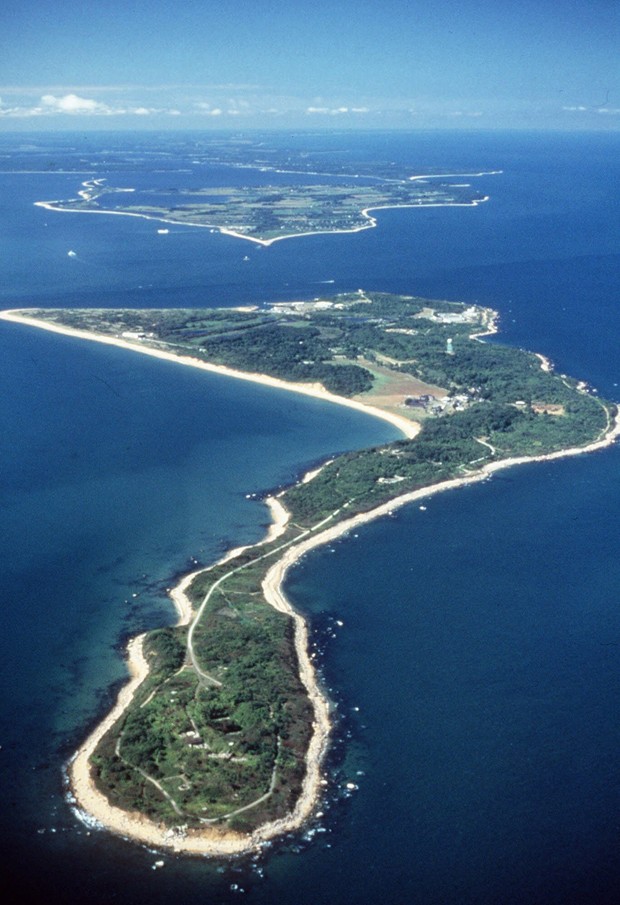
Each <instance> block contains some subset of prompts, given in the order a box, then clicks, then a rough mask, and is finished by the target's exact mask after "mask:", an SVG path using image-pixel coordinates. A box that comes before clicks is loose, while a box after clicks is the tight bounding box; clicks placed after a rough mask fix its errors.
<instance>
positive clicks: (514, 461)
mask: <svg viewBox="0 0 620 905" xmlns="http://www.w3.org/2000/svg"><path fill="white" fill-rule="evenodd" d="M0 318H3V319H6V320H11V321H16V322H18V323H23V324H27V325H29V326H35V327H40V328H43V329H48V330H52V331H54V332H58V333H65V334H67V335H70V336H77V337H79V338H82V339H89V340H93V341H97V342H104V343H108V344H112V345H119V346H121V347H123V348H127V349H130V350H132V351H138V352H142V353H144V354H152V355H155V357H159V358H165V359H172V360H174V361H177V362H179V363H182V364H185V365H190V366H193V367H200V368H203V369H204V370H208V371H215V372H218V373H222V374H226V375H228V376H233V377H237V378H242V379H245V380H253V381H256V382H258V383H265V384H267V385H272V386H278V387H281V388H284V389H288V390H293V391H295V392H305V393H307V391H308V388H307V387H305V386H304V385H299V384H287V383H285V382H284V381H277V380H272V379H271V378H262V377H261V375H253V374H246V373H242V372H235V371H230V370H229V369H227V368H221V367H219V366H214V365H212V366H210V365H207V364H205V363H203V362H200V361H198V360H196V359H192V358H189V357H181V356H176V355H174V354H173V353H170V352H164V351H162V352H159V350H151V349H148V348H145V347H143V346H140V345H137V344H135V343H130V342H126V341H125V340H120V339H119V340H116V339H115V338H113V337H109V338H108V337H105V336H99V335H97V334H93V333H89V332H87V331H81V330H75V329H71V328H64V327H59V326H56V325H53V324H50V323H47V322H45V321H42V320H37V319H35V318H30V317H28V316H25V315H24V314H20V313H17V312H15V311H8V312H0ZM494 328H495V324H492V325H491V330H490V331H489V332H494ZM541 363H542V364H543V366H544V364H545V363H546V360H545V361H544V362H541ZM310 395H316V396H318V398H322V399H329V400H330V401H334V402H338V403H339V404H349V401H348V400H343V399H340V398H339V397H332V394H327V393H325V392H324V391H323V392H320V391H319V390H317V389H314V390H313V391H312V392H310ZM353 407H355V408H359V409H362V410H364V411H367V412H369V413H370V414H375V415H377V416H379V417H383V418H386V420H388V421H391V422H392V423H393V424H395V425H396V426H398V427H400V429H401V430H403V428H404V427H407V428H408V429H410V428H411V427H412V422H409V421H406V420H405V419H400V418H398V416H394V417H392V416H386V413H385V412H381V411H380V410H377V409H373V408H372V407H369V406H365V405H362V404H360V403H356V404H354V405H353ZM403 422H404V424H403ZM415 432H416V431H414V433H415ZM408 435H410V434H408ZM619 435H620V414H617V415H616V417H615V419H614V420H613V422H611V423H610V424H609V425H608V428H607V430H606V431H605V432H604V434H603V435H602V436H601V437H600V439H599V440H597V441H594V442H593V443H591V444H589V445H588V446H586V447H574V448H570V449H564V450H558V451H557V452H553V453H547V454H544V455H540V456H521V457H513V458H509V459H504V460H501V461H497V462H490V463H487V464H486V465H484V466H483V467H482V468H481V469H480V470H479V471H476V472H474V473H472V474H468V475H464V476H463V477H459V478H453V479H449V480H446V481H442V482H440V483H438V484H435V485H431V486H429V487H425V488H421V489H419V490H415V491H412V492H409V493H406V494H403V495H401V496H399V497H396V498H395V499H393V500H390V501H389V502H387V503H384V504H382V505H380V506H378V507H376V508H375V509H372V510H370V511H368V512H365V513H361V514H359V515H356V516H353V517H351V518H350V519H346V520H345V521H343V522H340V523H338V524H337V525H335V526H333V527H331V528H327V529H325V530H323V531H320V532H319V533H318V534H316V535H311V536H310V537H307V538H306V539H305V540H302V541H300V542H299V543H296V544H293V545H291V546H290V547H289V548H288V549H287V550H286V552H285V553H284V555H283V556H281V557H280V558H279V559H278V560H277V561H276V562H275V563H274V564H273V565H272V566H271V568H270V569H269V570H268V571H267V573H266V575H265V578H264V581H263V590H264V594H265V599H266V600H267V601H268V603H269V604H270V605H272V606H274V607H275V608H276V609H278V610H279V611H281V612H284V613H287V614H289V615H290V616H291V617H292V619H293V620H294V625H295V646H296V650H297V655H298V659H299V667H300V676H301V678H302V681H303V682H304V685H305V687H306V689H307V692H308V696H309V698H310V700H311V702H312V705H313V707H314V712H315V718H314V723H313V734H312V738H311V741H310V744H309V747H308V751H307V756H306V765H307V770H306V777H305V779H304V782H303V787H302V793H301V795H300V797H299V799H298V801H297V803H296V806H295V808H294V810H293V811H292V812H291V813H290V814H289V815H287V816H286V817H284V818H282V819H280V820H276V821H273V822H271V823H267V824H264V825H263V826H261V827H259V828H258V829H257V830H256V831H255V832H253V833H252V834H251V835H249V836H243V835H241V834H238V833H233V832H230V831H226V830H218V829H215V828H210V829H209V830H202V831H192V830H189V831H187V832H180V833H179V832H175V831H174V830H170V829H167V828H165V827H163V826H161V825H158V824H155V823H154V822H153V821H151V820H148V819H147V818H145V817H144V816H143V815H141V814H139V813H128V812H126V811H123V810H121V809H120V808H116V807H114V806H112V805H110V804H109V802H108V801H107V799H106V798H105V797H104V796H103V795H102V794H101V793H100V792H99V791H98V790H97V789H96V787H95V785H94V782H93V780H92V777H91V769H90V765H89V763H88V761H89V758H90V756H91V754H92V752H93V751H94V750H95V748H96V746H97V744H98V743H99V741H100V739H101V738H102V737H103V735H104V734H105V732H107V730H108V729H109V728H110V727H111V726H112V725H113V723H114V722H116V720H117V719H118V718H119V717H120V716H121V715H122V713H123V711H124V710H125V709H126V708H127V707H128V706H129V704H130V702H131V700H132V698H133V695H134V694H135V691H136V689H137V688H138V686H139V684H140V683H141V682H142V681H143V680H144V678H145V677H146V675H147V673H148V664H147V662H146V660H145V657H144V653H143V647H142V642H143V639H144V635H140V636H138V637H136V638H133V639H132V640H131V641H130V643H129V645H128V648H127V652H128V668H129V672H130V680H129V682H128V683H127V685H125V686H124V687H123V689H122V690H121V692H120V694H119V696H118V699H117V702H116V704H115V706H114V708H113V709H112V711H111V712H110V713H109V714H108V716H107V717H106V718H105V719H104V720H103V721H102V722H101V723H99V724H98V725H97V727H96V728H95V730H94V731H93V732H92V733H91V735H90V736H89V737H88V739H87V740H86V741H85V742H84V744H83V745H82V746H81V747H80V749H79V751H78V752H77V754H76V756H75V757H74V759H73V760H72V762H71V764H70V770H69V773H70V780H71V785H72V789H73V791H74V793H75V797H76V799H77V802H78V806H79V808H82V809H83V810H84V811H85V812H86V813H87V814H90V815H92V816H93V817H94V818H95V819H96V820H97V821H98V822H99V823H100V824H101V825H102V826H103V827H104V828H106V829H108V830H110V831H111V832H114V833H117V834H120V835H122V836H125V837H128V838H130V839H132V840H134V841H137V842H140V843H143V844H146V845H149V846H154V847H156V848H166V849H172V850H173V851H176V852H181V853H184V854H197V855H209V856H232V855H239V854H244V853H247V852H251V851H254V850H256V849H258V848H260V847H261V846H262V845H264V844H265V843H266V842H268V841H269V840H271V839H273V838H275V837H277V836H279V835H281V834H282V833H285V832H290V831H292V830H296V829H298V828H299V827H300V826H301V825H302V824H303V823H304V822H305V821H306V820H307V819H308V817H309V816H310V815H311V814H312V811H313V809H314V808H315V806H316V803H317V800H318V797H319V794H320V791H321V779H322V777H321V769H322V762H323V756H324V753H325V750H326V747H327V743H328V739H329V732H330V718H329V705H328V702H327V699H326V698H325V696H324V694H323V693H322V691H321V689H320V687H319V685H318V683H317V679H316V673H315V670H314V667H313V666H312V663H311V660H310V657H309V654H308V633H307V626H306V623H305V621H304V619H303V617H302V616H301V615H300V614H299V613H297V612H296V611H295V610H294V608H293V607H292V605H291V604H290V602H289V601H288V599H287V597H286V595H285V593H284V590H283V584H284V581H285V578H286V575H287V573H288V571H289V569H290V568H291V567H292V566H293V565H294V564H295V563H297V562H298V561H299V559H301V557H303V556H305V555H306V554H307V553H308V552H309V551H310V550H312V549H314V548H316V547H319V546H322V545H324V544H326V543H329V542H332V541H334V540H336V539H337V538H340V537H342V536H344V535H345V534H347V533H348V532H350V531H351V530H352V529H354V528H357V527H359V526H360V525H363V524H367V523H369V522H371V521H374V520H375V519H377V518H381V517H383V516H385V515H389V514H391V513H392V512H393V511H395V510H396V509H399V508H401V507H402V506H405V505H407V504H409V503H412V502H415V501H417V500H421V499H426V498H428V497H430V496H433V495H434V494H436V493H441V492H443V491H446V490H451V489H454V488H456V487H463V486H467V485H469V484H473V483H476V482H479V481H482V480H485V479H487V478H489V477H490V476H491V475H492V474H494V473H495V472H497V471H499V470H502V469H505V468H509V467H512V466H514V465H519V464H525V463H530V462H543V461H551V460H554V459H559V458H563V457H567V456H573V455H581V454H583V453H588V452H593V451H595V450H599V449H603V448H605V447H607V446H610V445H611V444H612V443H613V442H614V441H615V440H616V439H617V437H618V436H619ZM315 474H316V472H311V473H309V476H306V479H307V478H308V477H312V476H314V475H315ZM268 505H269V506H270V508H271V512H272V515H273V516H274V524H273V525H272V528H271V529H270V532H269V533H268V535H267V537H266V538H265V539H264V540H263V541H261V542H260V543H265V542H267V541H268V540H273V539H274V538H275V537H277V536H278V535H279V534H281V533H282V531H284V528H285V525H286V520H287V517H288V516H287V512H286V510H285V508H284V506H283V505H282V503H281V502H280V501H279V500H278V499H276V498H271V499H270V500H269V501H268ZM243 549H245V548H237V549H235V550H233V551H230V552H229V553H228V554H226V556H225V557H223V559H221V560H220V561H219V562H220V563H221V562H225V561H228V560H230V559H232V558H234V557H235V556H236V555H237V554H238V553H239V552H240V551H241V550H243ZM216 565H217V564H216ZM212 568H214V566H209V567H207V569H198V570H196V571H195V572H192V573H191V574H190V575H187V576H185V577H184V578H183V579H182V580H181V581H180V582H179V584H178V585H177V586H176V587H175V588H174V589H173V590H172V591H171V594H170V596H171V598H172V600H173V602H174V604H175V606H176V608H177V611H178V613H179V623H178V624H179V625H183V624H187V623H188V622H189V620H190V619H191V616H192V608H191V604H190V602H189V600H188V599H187V597H186V595H185V590H186V588H187V587H188V585H189V584H190V582H191V581H192V580H193V578H194V577H195V575H196V574H198V573H199V572H204V571H207V570H208V569H212Z"/></svg>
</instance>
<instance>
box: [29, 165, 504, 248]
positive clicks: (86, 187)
mask: <svg viewBox="0 0 620 905" xmlns="http://www.w3.org/2000/svg"><path fill="white" fill-rule="evenodd" d="M501 172H502V171H501V170H489V171H487V172H481V173H443V174H437V175H434V174H429V175H427V176H410V177H409V181H410V182H414V181H416V180H417V181H425V180H427V179H447V178H450V179H452V178H456V177H478V176H494V175H496V174H498V173H501ZM94 185H96V180H95V181H94V182H88V181H87V182H83V183H82V186H83V188H82V190H81V191H79V192H78V195H79V196H80V197H81V198H82V200H84V201H92V200H93V199H94V198H96V197H97V195H96V194H95V195H93V194H91V193H90V190H91V189H92V188H93V187H94ZM115 191H119V192H133V191H135V190H134V189H115ZM488 200H489V196H488V195H485V196H484V197H483V198H474V199H473V201H440V202H437V203H433V202H431V203H428V204H424V203H421V204H385V205H379V206H377V207H367V208H364V209H363V210H361V211H360V214H361V215H362V217H364V218H365V219H366V220H367V221H368V222H367V223H363V224H362V225H361V226H354V227H351V229H316V230H308V231H307V232H300V233H289V234H288V235H285V236H274V237H273V238H272V239H258V238H256V236H248V235H246V234H245V233H240V232H237V231H236V230H234V229H231V228H230V227H227V226H218V225H217V224H215V223H186V222H183V221H181V220H171V219H170V218H168V217H158V216H155V215H153V214H140V213H137V212H135V211H110V210H95V209H84V208H71V207H59V206H58V205H60V204H62V201H59V200H56V201H35V206H36V207H41V208H44V209H45V210H50V211H56V212H60V213H68V214H108V215H112V216H116V217H139V218H140V219H141V220H154V221H156V222H157V223H168V224H171V225H172V226H183V227H185V226H189V227H195V228H198V229H210V230H215V231H216V232H219V233H221V234H222V235H223V236H232V237H233V238H235V239H245V241H246V242H253V243H254V244H255V245H260V246H262V247H263V248H268V247H269V246H270V245H273V244H274V243H275V242H283V241H284V240H285V239H301V238H304V237H305V236H322V235H337V234H339V233H346V234H351V233H359V232H362V231H363V230H366V229H374V228H375V227H376V226H377V220H376V218H375V217H373V216H372V214H371V211H381V210H396V209H398V208H424V207H476V206H477V205H478V204H482V203H483V202H485V201H488Z"/></svg>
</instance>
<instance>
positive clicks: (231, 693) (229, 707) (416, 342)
mask: <svg viewBox="0 0 620 905" xmlns="http://www.w3.org/2000/svg"><path fill="white" fill-rule="evenodd" d="M0 316H2V317H4V318H7V319H11V320H16V321H19V322H21V323H25V324H30V325H33V326H37V327H42V328H44V329H50V330H56V331H59V332H62V333H68V334H71V335H75V336H79V337H82V338H84V339H90V340H95V341H98V342H105V343H112V344H115V345H120V346H124V347H126V348H130V349H133V350H136V351H139V352H142V353H144V354H148V355H155V356H158V357H164V358H172V359H173V360H175V361H177V362H179V363H181V364H184V365H189V366H192V367H202V368H205V369H207V370H215V371H219V372H221V373H225V374H229V375H230V376H231V377H236V378H239V379H244V380H254V381H261V382H266V383H270V384H272V385H275V386H280V387H282V388H285V389H288V390H291V391H294V392H301V393H310V394H313V395H317V396H320V397H322V398H325V399H330V400H331V401H333V402H337V403H338V404H343V405H350V406H354V407H357V408H361V409H364V410H367V411H369V412H371V413H373V414H375V415H376V416H378V417H382V418H386V419H387V420H389V421H391V422H392V423H394V424H395V425H397V426H398V427H399V428H400V429H401V431H402V434H403V439H401V440H397V441H395V442H392V443H389V444H386V445H382V446H377V447H373V448H371V449H365V450H361V451H356V452H351V453H347V454H345V455H341V456H338V457H336V458H334V459H333V460H331V461H328V462H326V463H324V464H323V465H322V467H320V468H318V469H316V470H315V471H314V472H312V473H311V474H308V475H306V476H305V477H304V478H303V479H302V480H301V481H300V482H298V483H297V484H295V485H294V486H292V487H289V488H286V489H285V490H282V491H280V492H278V493H277V494H275V495H274V496H273V497H271V498H269V499H268V500H267V502H268V504H269V506H270V508H271V512H272V515H273V525H272V528H271V530H270V532H269V534H268V535H267V537H266V538H265V539H264V540H263V541H262V542H261V543H259V544H256V545H254V546H252V547H247V548H241V549H237V550H234V551H231V552H230V553H229V554H227V555H226V556H225V557H224V559H223V560H222V561H220V562H218V563H216V564H214V565H212V566H209V567H207V568H203V569H199V570H198V571H196V572H195V573H193V574H191V575H189V576H187V577H186V578H184V579H183V581H182V582H181V584H180V585H179V586H178V587H177V588H176V589H174V591H173V592H172V594H171V596H172V598H173V600H174V602H175V605H176V606H177V609H178V611H179V622H178V624H177V625H176V626H175V627H170V628H164V629H160V630H157V631H153V632H150V633H149V634H148V635H146V636H141V637H139V638H137V639H134V640H133V641H132V642H131V644H130V650H129V653H130V659H129V663H130V668H131V670H132V679H131V681H130V683H129V684H128V685H127V686H126V687H125V688H124V689H123V691H122V692H121V695H120V697H119V701H118V703H117V705H116V706H115V708H114V710H113V711H112V713H111V714H110V715H109V716H108V717H107V718H106V719H105V720H104V721H103V722H102V723H101V724H100V725H99V726H98V727H96V729H95V730H94V732H93V733H92V734H91V735H90V737H89V738H88V739H87V740H86V742H85V743H84V745H83V746H82V748H81V749H80V751H79V752H78V754H77V756H76V757H75V759H74V760H73V762H72V764H71V768H70V776H71V783H72V789H73V792H74V794H75V796H76V798H77V803H78V806H79V807H81V808H83V809H84V811H86V812H87V813H89V814H91V815H93V816H94V817H95V818H96V819H97V820H99V821H100V822H101V823H102V824H103V825H104V826H105V827H107V828H109V829H111V830H113V831H115V832H117V833H120V834H122V835H125V836H128V837H130V838H133V839H135V840H137V841H140V842H143V843H146V844H149V845H154V846H158V847H168V848H172V849H174V850H177V851H183V852H188V853H203V854H214V855H230V854H237V853H241V852H246V851H251V850H253V849H256V848H257V847H259V846H260V845H261V844H263V843H264V842H265V841H267V840H269V839H271V838H274V837H276V836H278V835H281V834H282V833H284V832H287V831H289V830H291V829H295V828H297V827H299V826H300V825H302V824H303V822H304V821H305V820H307V819H308V817H309V816H310V815H311V814H312V812H313V810H314V809H315V808H316V805H317V802H318V801H319V800H320V796H321V793H322V790H323V787H324V784H325V783H326V778H325V777H324V775H323V772H322V768H323V759H324V754H325V751H326V747H327V745H328V741H329V734H330V705H329V701H328V700H327V698H326V696H325V694H324V692H323V690H322V689H321V688H320V685H319V683H318V682H317V678H316V673H315V669H314V665H313V658H312V655H311V653H310V651H309V648H308V632H307V627H306V624H305V622H304V620H303V618H302V617H301V616H300V615H299V614H298V613H297V612H296V611H295V610H294V609H293V607H292V606H291V604H290V603H289V601H288V600H287V598H286V596H285V593H284V590H283V583H284V580H285V576H286V574H287V571H288V569H289V568H290V567H291V566H292V565H293V564H294V563H295V562H297V561H298V560H299V558H300V557H301V556H303V555H305V554H306V553H307V552H308V551H309V550H311V549H312V548H314V547H317V546H319V545H321V544H325V543H327V542H329V541H331V540H333V539H334V538H335V537H338V536H341V535H343V534H345V533H347V532H349V531H351V530H352V529H353V528H354V527H356V526H357V525H359V524H361V523H364V522H368V521H370V520H371V519H375V518H377V517H379V516H381V515H384V514H386V513H388V512H391V511H393V510H394V509H395V508H396V507H398V506H402V505H404V504H406V503H409V502H412V501H413V500H417V499H423V498H425V497H427V496H429V495H430V494H432V493H435V492H440V491H443V490H448V489H450V488H454V487H458V486H461V485H463V484H466V483H469V482H474V481H480V480H484V479H486V478H488V477H489V475H491V474H493V472H494V471H496V470H498V469H500V468H506V467H508V466H511V465H516V464H518V463H521V462H531V461H534V460H540V459H550V458H555V457H559V456H565V455H573V454H577V453H582V452H588V451H591V450H594V449H598V448H601V447H603V446H606V445H608V444H609V443H611V442H613V440H614V439H615V437H616V436H617V434H618V411H617V408H616V406H615V405H614V404H612V403H609V402H606V401H605V400H602V399H599V398H598V396H597V395H596V393H595V392H594V391H592V390H591V389H590V388H589V387H588V386H587V385H586V384H585V383H583V382H579V381H577V380H575V379H573V378H570V377H567V376H566V375H563V374H558V373H556V372H555V370H554V369H553V367H552V365H551V363H550V362H549V361H548V360H547V359H546V358H545V357H544V356H542V355H538V354H535V353H532V352H526V351H524V350H521V349H516V348H512V347H510V346H505V345H500V344H499V343H497V342H496V341H495V340H494V339H493V340H491V341H484V337H485V336H490V335H492V334H494V333H496V331H497V316H496V313H495V312H494V311H492V310H490V309H487V308H482V307H479V306H474V305H470V306H467V305H464V304H457V303H452V302H447V301H437V300H428V299H421V298H417V297H413V296H396V295H392V294H388V293H380V292H365V291H363V290H358V291H357V292H352V293H345V294H341V295H338V296H334V297H331V298H330V297H320V298H317V299H314V300H313V301H291V302H287V303H277V304H272V305H269V306H267V307H261V308H259V307H247V308H239V309H231V308H222V309H199V310H187V309H174V310H171V309H167V310H133V309H123V310H108V309H96V310H95V309H89V310H77V309H62V310H60V309H59V310H52V309H36V310H34V309H29V310H22V311H12V312H3V313H2V314H0Z"/></svg>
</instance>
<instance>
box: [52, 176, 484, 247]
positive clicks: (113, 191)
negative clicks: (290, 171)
mask: <svg viewBox="0 0 620 905" xmlns="http://www.w3.org/2000/svg"><path fill="white" fill-rule="evenodd" d="M475 175H476V176H481V175H486V174H482V173H477V174H475ZM445 178H446V177H435V176H424V177H422V176H410V177H409V178H407V179H382V180H379V181H377V178H376V177H359V178H358V177H355V181H351V179H350V178H349V179H348V180H344V179H343V177H339V178H338V177H331V179H332V181H330V182H328V183H318V184H317V183H313V182H309V181H308V179H307V177H306V178H305V179H303V180H301V181H295V182H294V183H293V184H290V185H289V184H283V185H279V184H278V185H270V184H266V185H260V186H252V185H246V186H243V185H241V186H210V187H208V188H202V187H197V188H188V187H186V186H185V185H180V186H179V187H172V188H168V189H161V188H158V189H155V188H146V189H140V190H138V189H135V188H118V187H115V186H112V185H109V184H108V183H107V182H106V180H105V179H87V180H86V181H85V182H83V183H82V186H81V189H80V190H79V191H78V193H77V195H78V197H77V198H73V199H69V200H66V201H38V202H36V203H37V205H38V206H39V207H44V208H47V209H48V210H54V211H69V212H74V213H95V214H121V215H125V216H133V217H143V218H146V219H149V220H159V221H162V222H164V223H169V224H177V225H185V226H202V227H208V228H210V229H212V230H213V231H214V232H221V233H225V234H226V235H230V236H235V237H236V238H239V239H247V240H249V241H251V242H254V243H256V244H258V245H262V246H267V245H271V244H272V243H273V242H277V241H279V240H281V239H293V238H297V237H299V236H307V235H314V234H316V233H339V232H344V233H351V232H359V231H360V230H364V229H371V228H372V227H374V226H376V220H375V218H374V217H373V216H372V214H371V211H376V210H381V209H386V208H398V207H438V206H439V207H445V206H446V205H449V206H454V205H467V206H476V205H477V204H480V203H481V202H483V201H486V200H488V199H487V196H486V195H482V194H480V193H476V192H475V191H472V189H471V185H470V184H469V183H465V184H451V183H447V182H445V181H444V180H445ZM437 180H440V181H437ZM158 232H160V233H162V234H165V233H166V232H167V230H165V229H161V230H158Z"/></svg>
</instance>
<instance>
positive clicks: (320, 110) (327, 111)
mask: <svg viewBox="0 0 620 905" xmlns="http://www.w3.org/2000/svg"><path fill="white" fill-rule="evenodd" d="M347 113H370V109H369V108H368V107H306V114H308V115H310V116H312V115H314V114H318V115H321V116H343V115H344V114H347Z"/></svg>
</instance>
